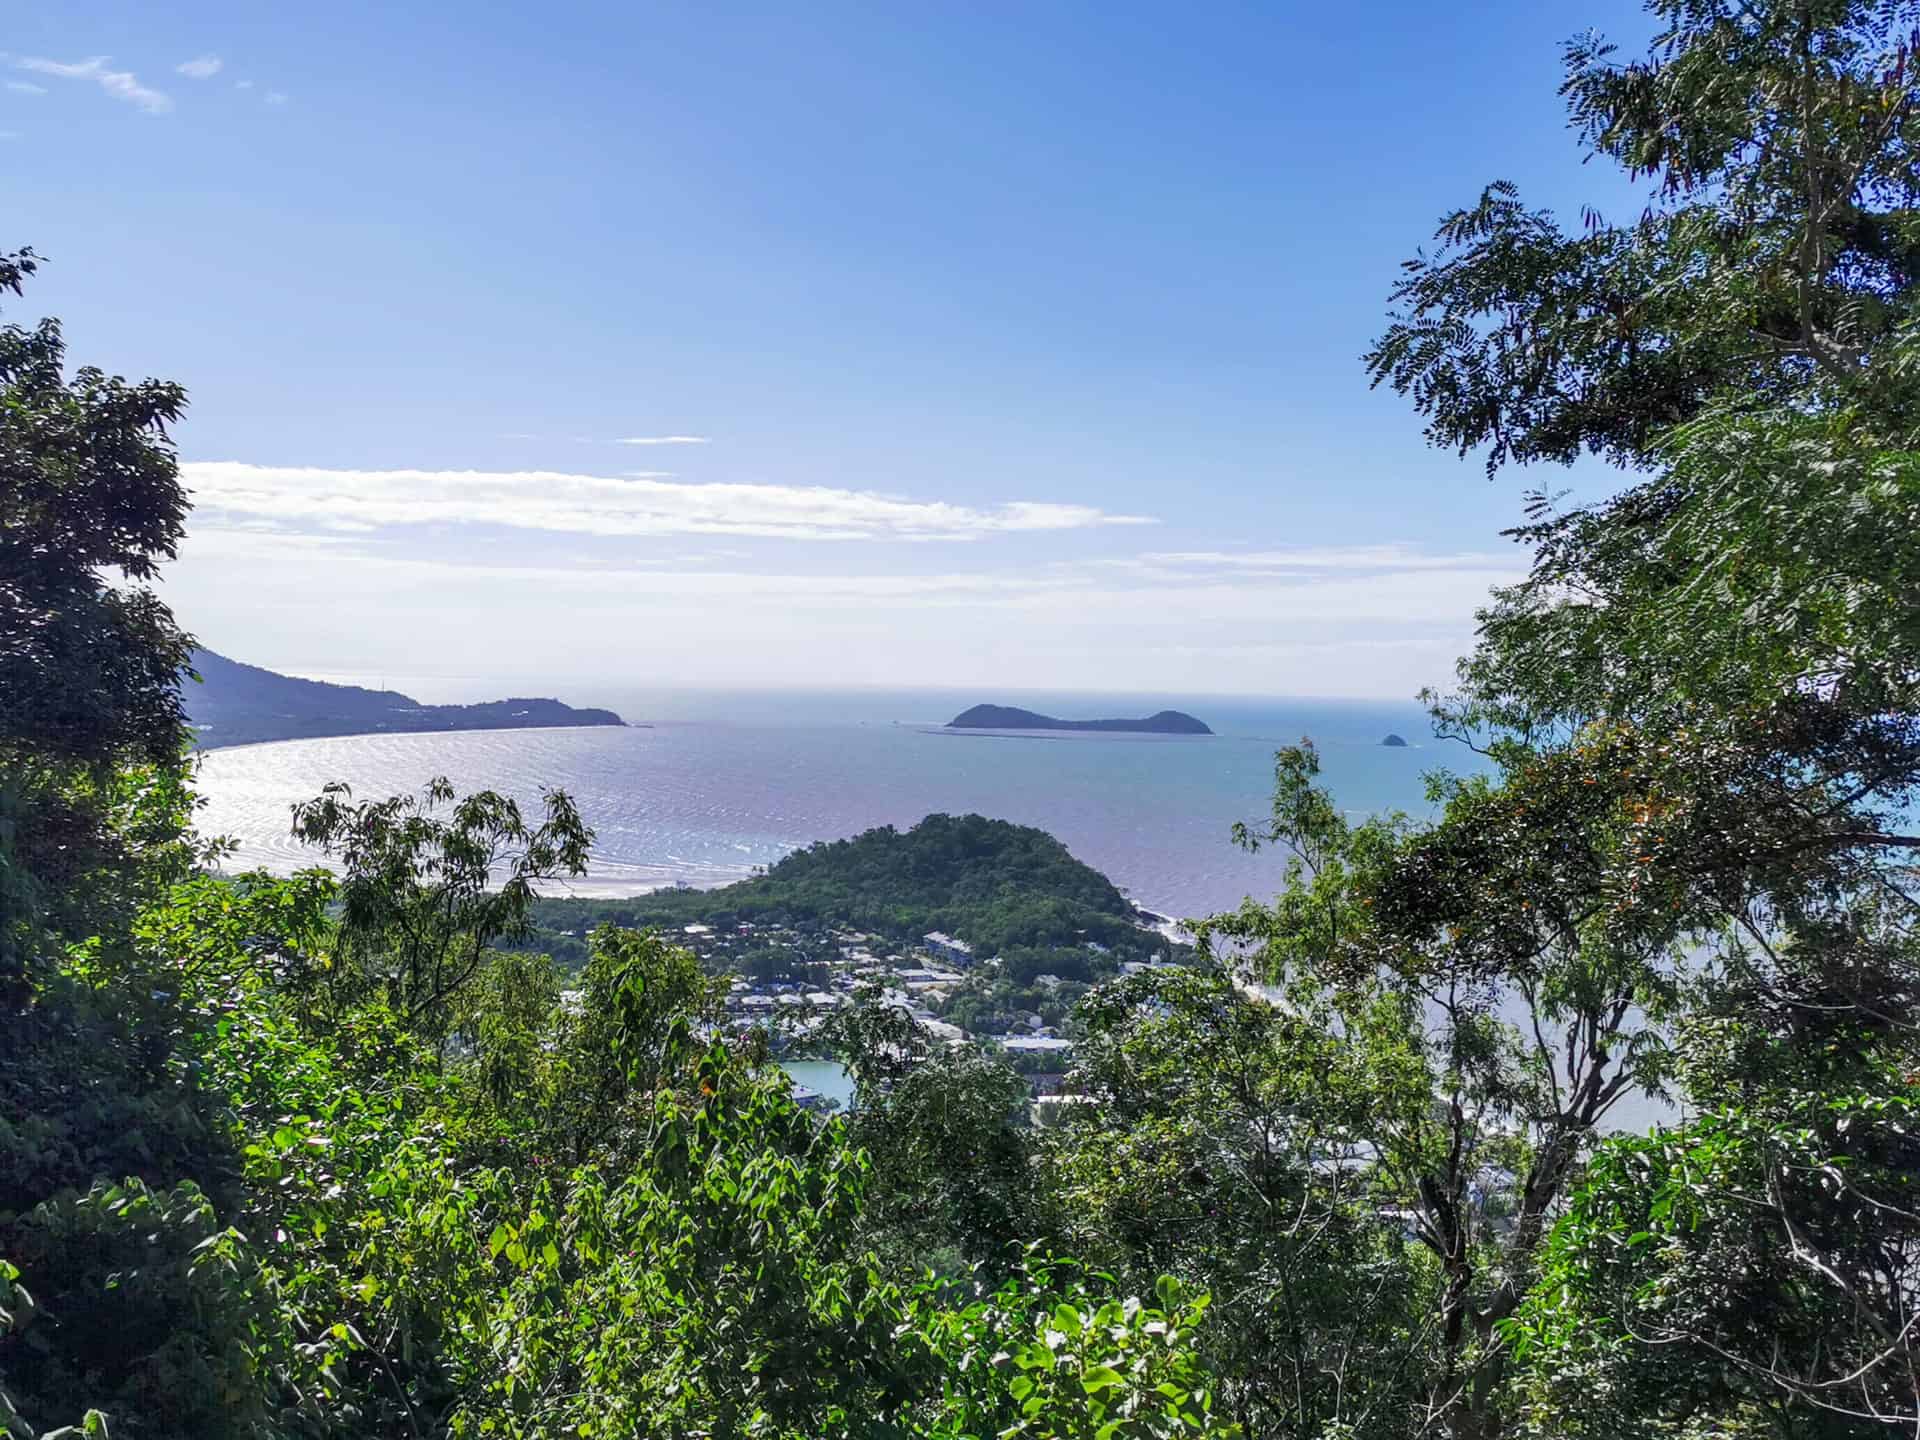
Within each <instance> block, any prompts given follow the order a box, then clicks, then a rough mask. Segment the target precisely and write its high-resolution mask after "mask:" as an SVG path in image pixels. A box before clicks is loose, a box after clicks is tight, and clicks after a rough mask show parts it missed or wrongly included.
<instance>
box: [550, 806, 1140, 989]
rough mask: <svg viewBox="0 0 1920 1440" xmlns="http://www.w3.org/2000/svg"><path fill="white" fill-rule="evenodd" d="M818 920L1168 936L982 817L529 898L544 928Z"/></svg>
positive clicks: (1104, 883)
mask: <svg viewBox="0 0 1920 1440" xmlns="http://www.w3.org/2000/svg"><path fill="white" fill-rule="evenodd" d="M771 918H778V919H788V920H819V921H827V922H831V923H835V924H845V925H853V926H857V927H859V928H861V929H863V930H871V931H875V932H877V933H878V934H881V935H884V936H886V937H887V938H889V939H892V940H898V941H915V940H918V939H920V938H921V936H923V935H924V934H925V933H926V932H927V931H929V930H938V931H945V932H947V933H950V934H952V935H956V936H959V937H961V938H963V939H965V940H966V941H968V942H969V943H970V944H972V945H973V946H975V947H976V948H978V949H979V950H980V952H981V953H982V954H983V955H990V954H993V953H995V952H998V951H1000V950H1005V949H1008V948H1011V947H1015V946H1022V947H1031V948H1045V947H1050V946H1061V947H1066V946H1084V944H1085V943H1086V942H1087V941H1088V940H1092V941H1094V942H1096V943H1098V944H1102V945H1105V946H1107V947H1108V948H1109V949H1113V950H1117V951H1118V952H1120V953H1121V954H1122V955H1123V957H1124V958H1126V959H1144V958H1146V957H1147V956H1148V955H1150V954H1152V953H1154V952H1155V951H1158V950H1164V949H1165V948H1166V942H1165V941H1164V940H1162V939H1160V938H1159V937H1158V936H1156V935H1154V934H1152V933H1151V932H1150V931H1146V930H1144V929H1143V928H1142V926H1141V916H1140V913H1139V911H1138V910H1136V909H1135V907H1134V906H1133V904H1132V903H1131V902H1129V901H1128V900H1127V898H1126V897H1125V896H1124V895H1122V894H1121V893H1120V891H1119V890H1118V889H1116V888H1115V887H1114V884H1113V882H1112V881H1111V880H1109V879H1107V877H1106V876H1104V875H1102V874H1101V873H1100V872H1099V871H1098V870H1095V869H1093V868H1092V867H1091V866H1089V865H1085V864H1082V863H1081V862H1080V861H1078V860H1076V859H1074V858H1073V856H1072V855H1071V854H1069V853H1068V851H1067V847H1066V846H1064V845H1062V844H1061V843H1060V842H1059V841H1058V840H1056V839H1054V838H1053V836H1051V835H1049V834H1047V833H1046V832H1045V831H1044V830H1036V829H1034V828H1032V827H1031V826H1027V825H1015V824H1012V823H1010V822H1008V821H1005V820H989V819H987V818H986V817H985V816H981V815H929V816H927V817H926V819H924V820H922V821H921V822H920V823H919V824H917V825H915V826H913V827H912V828H910V829H908V830H896V829H894V828H893V827H892V826H882V827H881V828H879V829H875V830H868V831H865V832H864V833H862V834H859V835H856V836H853V837H852V838H850V839H846V840H832V841H826V842H823V843H821V844H818V845H810V846H807V847H806V848H804V849H801V850H796V851H795V852H794V853H793V854H791V855H788V856H785V857H784V858H782V859H781V860H780V861H779V862H777V863H776V864H774V865H773V866H771V867H770V868H769V869H768V870H767V872H766V873H765V874H762V875H756V876H754V877H752V878H751V879H748V880H741V881H738V882H736V883H734V884H732V885H725V886H721V887H720V888H718V889H714V890H691V889H669V890H656V891H654V892H653V893H652V894H649V895H640V896H636V897H634V898H633V899H630V900H596V899H567V898H560V897H550V898H544V899H541V900H537V901H536V902H535V903H534V907H533V919H534V923H535V924H536V925H537V926H539V927H540V928H542V929H545V930H551V931H562V932H574V933H579V932H584V931H586V930H589V929H592V928H593V927H595V926H596V925H599V924H603V923H609V922H611V923H613V924H617V925H621V926H625V927H628V928H642V929H644V928H646V927H648V926H657V927H661V928H663V929H678V928H680V927H682V926H684V925H686V924H688V923H690V922H698V923H706V924H719V925H727V924H733V923H735V922H738V921H741V920H746V921H754V920H764V919H771Z"/></svg>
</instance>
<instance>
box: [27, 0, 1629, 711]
mask: <svg viewBox="0 0 1920 1440" xmlns="http://www.w3.org/2000/svg"><path fill="white" fill-rule="evenodd" d="M1589 25H1591V26H1595V27H1598V28H1600V29H1602V30H1605V31H1607V32H1609V33H1610V34H1613V35H1616V36H1618V37H1619V38H1620V39H1622V40H1623V41H1626V42H1627V43H1629V44H1632V43H1634V42H1637V41H1638V40H1640V39H1642V38H1643V37H1644V35H1645V34H1646V31H1647V25H1646V21H1645V19H1644V17H1642V16H1641V15H1640V14H1639V12H1638V11H1637V9H1636V8H1635V7H1631V6H1628V5H1625V4H1616V3H1607V0H1586V3H1583V4H1581V5H1580V6H1579V7H1577V8H1576V7H1565V6H1560V5H1552V6H1542V5H1539V4H1537V3H1492V4H1477V5H1474V6H1470V7H1462V6H1434V5H1429V4H1416V3H1400V0H1384V3H1376V4H1374V5H1372V6H1368V7H1347V8H1342V7H1329V6H1319V5H1316V6H1306V5H1292V4H1280V3H1270V4H1265V5H1244V6H1242V5H1228V4H1200V5H1187V6H1173V5H1152V6H1148V5H1130V4H1099V5H1094V4H1086V5H1072V4H1064V3H1059V4H1055V3H1030V4H1020V5H1013V4H1005V5H987V4H982V5H973V4H968V5H938V6H936V5H930V4H908V5H896V6H884V7H883V6H851V5H838V4H819V3H816V4H810V5H806V6H801V5H793V4H788V5H782V6H769V7H751V6H740V5H736V6H727V7H707V6H694V5H672V6H663V5H646V4H620V5H608V4H571V5H570V4H556V5H547V6H539V7H533V6H506V5H469V6H462V7H455V6H451V5H449V6H444V7H434V8H429V7H424V6H418V5H408V4H386V5H352V4H341V5H332V6H327V7H294V6H263V5H259V4H257V3H252V0H250V3H246V4H216V3H203V4H196V5H192V6H184V7H176V6H152V5H143V4H127V5H100V4H89V3H81V4H77V5H71V6H61V7H38V8H37V9H34V10H31V11H28V12H26V13H23V14H19V15H16V16H14V17H12V18H11V21H10V24H9V26H8V30H7V34H6V37H5V44H6V47H7V48H6V53H5V57H4V59H0V71H3V72H4V75H3V76H0V78H4V80H5V81H6V82H7V83H6V88H5V89H4V90H0V133H4V135H5V137H6V138H5V139H4V140H0V147H4V148H0V156H4V159H5V162H6V163H5V166H4V171H3V172H0V173H4V174H5V176H6V180H5V187H6V188H5V192H4V193H5V198H6V209H7V214H8V215H9V217H10V219H11V220H12V222H13V224H12V226H11V233H10V234H9V235H8V236H7V237H5V239H6V241H7V243H28V244H32V245H33V246H35V247H36V248H37V249H38V250H40V251H41V252H42V253H43V254H44V255H46V256H47V257H49V262H50V263H49V264H48V265H47V267H46V268H45V270H44V271H43V275H42V278H41V280H40V281H39V282H37V283H36V284H35V285H34V287H33V288H32V290H31V291H30V292H29V295H28V298H27V301H26V303H25V305H24V306H19V307H15V308H14V310H13V311H12V313H13V314H14V315H15V316H17V317H20V316H24V317H32V316H37V315H39V314H41V313H53V314H58V315H60V316H61V317H63V319H64V321H65V322H66V325H67V330H68V337H69V341H70V344H71V347H72V354H73V358H74V359H75V360H76V361H77V362H86V363H97V364H100V365H103V366H105V367H107V368H110V369H114V370H118V371H122V372H125V373H129V374H135V373H137V374H143V375H144V374H158V375H164V376H168V377H171V378H175V379H178V380H180V381H182V382H183V383H185V384H186V385H187V386H188V387H189V388H190V390H191V393H192V396H193V407H192V411H191V415H190V417H189V419H188V421H187V422H186V423H185V424H184V425H183V426H182V427H181V429H180V431H179V436H178V438H179V443H180V449H181V454H182V457H183V459H184V460H185V461H186V462H188V465H187V475H188V480H189V483H190V484H191V485H192V487H193V488H194V490H195V492H196V497H197V502H198V510H197V512H196V515H195V519H194V525H193V536H192V538H191V539H190V541H189V543H188V546H187V548H186V550H185V551H184V552H183V555H182V558H181V560H180V562H179V563H178V564H177V565H176V566H175V567H174V569H173V572H172V574H171V577H170V579H169V581H168V587H167V593H168V596H169V598H170V599H171V601H172V602H173V604H174V605H175V607H176V610H177V611H178V612H179V614H180V615H181V618H182V620H183V622H184V623H185V624H186V625H187V626H188V627H189V628H190V629H192V630H194V631H195V632H196V633H198V634H199V635H200V636H201V638H202V639H203V640H204V641H206V642H207V643H209V644H211V645H213V646H214V647H215V648H219V649H222V650H225V651H227V652H228V653H231V654H234V655H236V656H238V657H240V658H243V659H248V660H252V661H256V662H258V663H263V664H268V665H272V666H275V667H277V668H282V669H287V670H292V671H295V672H299V673H319V674H386V675H405V676H408V677H412V678H413V680H414V681H415V683H416V684H417V687H418V688H420V689H422V690H424V691H429V692H431V694H432V696H433V698H440V697H443V696H444V697H453V696H463V695H479V694H482V693H485V692H490V691H497V690H498V689H500V688H501V687H503V686H520V685H526V684H534V683H540V684H543V685H544V686H545V687H546V688H548V689H562V690H566V689H568V688H569V687H571V688H572V691H573V692H576V693H577V692H579V691H580V689H581V687H583V686H584V687H586V688H587V689H588V690H589V691H590V690H591V688H592V686H593V685H594V684H595V683H597V682H599V681H601V680H604V679H606V678H607V677H610V676H617V677H618V681H619V684H620V686H621V688H623V689H631V688H632V687H633V686H635V685H637V684H659V685H666V684H678V685H688V686H709V685H739V686H780V685H800V684H809V685H825V686H833V685H877V684H884V685H902V684H951V685H957V686H962V687H967V686H996V685H997V686H1002V687H1010V688H1011V687H1037V688H1045V689H1053V690H1061V689H1091V690H1104V691H1115V690H1127V689H1134V688H1151V689H1155V690H1161V691H1165V690H1175V691H1177V690H1180V689H1191V690H1194V691H1196V692H1205V693H1226V692H1252V693H1271V694H1302V695H1304V694H1321V695H1391V696H1405V695H1408V694H1410V693H1412V692H1413V691H1414V690H1417V689H1418V688H1419V687H1420V686H1421V685H1422V684H1424V683H1429V682H1434V681H1443V680H1444V679H1445V678H1446V676H1447V674H1448V673H1449V669H1450V660H1451V657H1452V656H1453V655H1454V654H1456V653H1458V652H1459V651H1460V650H1461V649H1462V648H1464V647H1465V646H1466V645H1467V644H1468V643H1469V640H1470V635H1471V618H1470V617H1471V612H1472V609H1473V606H1474V604H1475V603H1476V600H1477V597H1478V596H1480V595H1482V594H1484V592H1485V589H1486V587H1487V585H1488V584H1490V583H1493V581H1494V580H1496V579H1497V578H1499V577H1500V576H1501V575H1503V574H1506V573H1510V572H1511V571H1512V570H1513V569H1514V567H1515V565H1516V563H1517V561H1516V557H1515V555H1514V554H1513V552H1511V550H1510V549H1508V548H1507V547H1506V546H1505V544H1504V542H1502V541H1500V540H1499V539H1498V537H1497V532H1498V530H1499V529H1500V528H1501V527H1502V526H1503V525H1507V524H1511V523H1512V522H1513V521H1514V520H1515V518H1516V517H1517V515H1518V510H1519V493H1520V490H1521V488H1522V484H1523V482H1522V481H1521V480H1520V479H1519V478H1518V477H1507V478H1503V479H1501V480H1499V481H1496V482H1494V483H1492V484H1489V483H1488V482H1487V481H1486V480H1485V479H1484V478H1483V476H1482V473H1481V470H1480V467H1479V465H1478V464H1477V462H1475V461H1473V460H1468V461H1465V462H1462V461H1460V460H1457V459H1456V458H1455V457H1453V456H1451V455H1446V454H1438V453H1435V452H1432V451H1429V450H1427V449H1426V448H1425V446H1424V445H1423V442H1422V439H1421V434H1420V424H1419V420H1418V417H1417V416H1415V415H1414V414H1413V413H1412V412H1411V410H1410V409H1409V407H1408V406H1407V405H1406V404H1405V403H1404V402H1402V401H1400V400H1399V399H1398V398H1397V397H1395V396H1392V395H1391V394H1383V393H1371V392H1369V391H1368V389H1367V387H1366V382H1365V377H1364V374H1363V372H1362V370H1361V367H1360V364H1359V359H1358V357H1359V355H1360V354H1361V352H1362V351H1363V350H1364V348H1365V347H1366V345H1367V343H1368V341H1369V340H1370V339H1371V338H1372V337H1373V336H1374V335H1375V334H1376V333H1377V332H1378V330H1379V328H1380V325H1381V323H1382V315H1383V312H1384V309H1385V297H1386V293H1387V290H1388V288H1389V287H1390V285H1391V284H1392V282H1393V279H1394V276H1395V267H1396V265H1397V263H1398V262H1399V261H1400V260H1401V259H1403V258H1404V257H1405V256H1406V255H1407V254H1409V253H1410V252H1411V251H1412V249H1413V248H1414V247H1415V246H1417V245H1419V244H1421V243H1422V242H1423V241H1424V240H1425V239H1426V238H1427V236H1428V235H1429V234H1430V233H1431V231H1432V228H1433V225H1434V222H1435V221H1436V219H1437V218H1438V216H1439V215H1440V214H1441V213H1442V212H1443V211H1445V210H1446V209H1448V208H1450V207H1452V206H1454V205H1457V204H1461V203H1465V202H1468V201H1470V200H1471V199H1472V198H1473V197H1474V196H1475V195H1476V194H1477V192H1478V189H1479V187H1480V186H1481V185H1482V184H1484V183H1485V182H1486V181H1488V180H1491V179H1494V178H1507V179H1512V180H1514V181H1516V182H1518V183H1519V184H1520V185H1521V187H1522V189H1523V192H1524V193H1525V194H1526V196H1527V197H1528V198H1529V199H1530V200H1531V201H1533V202H1535V203H1540V204H1547V205H1552V206H1555V207H1559V208H1572V207H1576V206H1578V205H1579V204H1581V203H1583V202H1594V203H1597V204H1599V205H1601V206H1602V207H1603V208H1605V207H1608V206H1612V207H1614V208H1624V207H1625V206H1627V205H1629V204H1631V203H1632V201H1631V197H1630V196H1628V195H1627V193H1626V192H1625V190H1624V188H1623V187H1622V185H1621V184H1620V182H1619V181H1618V180H1617V179H1615V178H1614V177H1613V176H1612V175H1611V173H1609V172H1608V171H1606V170H1604V169H1602V168H1600V167H1584V166H1583V165H1582V164H1581V156H1580V154H1579V151H1578V149H1577V148H1576V146H1575V144H1574V142H1573V138H1572V137H1571V136H1570V135H1569V133H1568V132H1567V130H1566V128H1565V123H1564V116H1563V113H1562V111H1561V108H1560V102H1559V100H1558V98H1557V96H1556V94H1555V89H1556V86H1557V83H1558V79H1559V69H1558V55H1559V42H1560V41H1561V40H1563V39H1564V38H1566V36H1567V35H1569V34H1570V33H1572V32H1573V31H1574V30H1576V29H1579V28H1583V27H1585V26H1589ZM216 61H217V64H216V63H215V62H216ZM195 62H199V63H195ZM183 67H184V68H183ZM635 440H645V441H656V442H666V443H650V444H632V443H622V442H626V441H635ZM1572 478H1574V479H1575V480H1577V481H1579V482H1580V483H1581V484H1583V485H1584V486H1586V487H1587V488H1589V489H1591V488H1593V487H1596V486H1600V485H1604V484H1606V483H1608V481H1609V478H1610V477H1608V476H1607V475H1606V474H1605V473H1604V472H1600V471H1597V470H1593V471H1587V472H1583V473H1582V474H1580V475H1578V476H1575V477H1572ZM1149 677H1151V679H1149Z"/></svg>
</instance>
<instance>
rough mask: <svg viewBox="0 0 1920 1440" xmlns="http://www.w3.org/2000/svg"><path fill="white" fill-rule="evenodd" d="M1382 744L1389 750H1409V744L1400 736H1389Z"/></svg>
mask: <svg viewBox="0 0 1920 1440" xmlns="http://www.w3.org/2000/svg"><path fill="white" fill-rule="evenodd" d="M1380 743H1381V744H1382V745H1384V746H1386V747H1387V748H1388V749H1389V750H1405V749H1406V748H1407V742H1406V741H1405V740H1403V739H1402V738H1401V737H1400V736H1398V735H1389V736H1387V738H1386V739H1384V740H1382V741H1381V742H1380Z"/></svg>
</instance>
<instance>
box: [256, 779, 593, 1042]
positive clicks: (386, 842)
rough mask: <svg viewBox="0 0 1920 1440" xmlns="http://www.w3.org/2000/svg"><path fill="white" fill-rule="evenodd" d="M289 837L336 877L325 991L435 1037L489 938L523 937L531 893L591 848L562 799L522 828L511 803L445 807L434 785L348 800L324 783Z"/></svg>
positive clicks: (576, 868) (484, 800) (486, 798)
mask: <svg viewBox="0 0 1920 1440" xmlns="http://www.w3.org/2000/svg"><path fill="white" fill-rule="evenodd" d="M442 805H450V806H451V809H450V811H449V812H448V814H447V817H446V818H445V819H441V818H439V817H438V816H437V815H435V813H434V811H435V810H436V808H437V807H439V806H442ZM293 833H294V837H295V838H296V839H298V840H301V841H304V842H306V843H307V844H310V845H317V846H318V847H320V849H321V851H322V852H323V853H325V854H326V855H328V856H331V857H335V858H337V859H338V861H339V863H340V865H341V867H342V869H343V872H344V873H343V875H342V877H341V881H340V905H341V923H340V932H339V936H338V939H337V941H336V946H335V959H334V963H333V965H332V966H331V967H330V968H329V970H328V972H327V973H326V975H325V976H324V977H323V980H324V988H325V990H326V991H327V993H329V994H331V995H333V996H335V997H336V998H340V997H344V996H345V995H347V994H349V993H350V992H358V993H356V994H353V998H354V999H356V1000H357V999H359V998H360V996H361V995H364V994H365V993H369V992H371V993H374V994H377V995H379V996H381V997H382V998H383V999H384V1000H385V1001H386V1003H387V1004H388V1005H390V1006H391V1007H392V1008H393V1010H394V1011H395V1013H396V1014H398V1015H399V1016H401V1017H402V1018H403V1020H404V1021H405V1022H406V1023H407V1024H409V1025H411V1026H417V1027H419V1028H420V1029H421V1030H422V1031H423V1033H428V1034H432V1035H435V1036H436V1037H439V1036H444V1035H445V1033H446V1031H447V1027H448V1026H449V1025H450V1024H451V1018H452V1017H451V1012H450V1010H449V1008H448V1006H449V1002H450V1001H451V1000H452V998H453V997H454V995H455V994H456V992H458V991H459V990H460V988H461V987H462V986H464V985H466V984H467V983H468V982H469V981H471V980H472V979H473V978H474V976H475V975H477V974H478V973H479V972H480V969H481V966H482V965H483V964H484V963H485V961H486V958H487V954H488V951H489V948H490V947H491V946H492V944H493V942H494V941H495V940H498V939H503V938H507V939H513V938H520V937H523V936H525V935H526V934H527V932H528V930H529V929H530V924H529V920H528V916H529V912H530V911H531V909H532V905H533V899H534V887H535V886H536V885H538V884H539V883H540V882H541V881H544V880H551V879H554V878H555V877H557V876H561V875H582V874H584V873H586V857H587V849H588V846H590V845H591V844H592V843H593V832H592V831H591V830H589V829H588V828H587V827H586V826H585V825H584V824H583V823H582V822H581V820H580V812H579V811H578V809H576V808H575V806H574V804H573V802H572V801H571V800H570V799H569V798H568V797H567V796H566V795H564V794H561V793H559V792H549V793H548V794H547V796H546V818H545V819H544V820H543V821H542V822H541V823H540V824H538V825H531V826H530V825H529V824H528V823H527V822H526V820H525V819H524V818H523V817H522V815H521V813H520V807H519V805H518V803H517V802H515V801H514V800H512V799H510V798H508V797H506V796H503V795H497V794H495V793H493V792H492V791H480V792H478V793H476V794H473V795H469V796H467V797H466V798H465V799H462V800H458V801H456V800H455V797H454V791H453V787H452V786H451V785H449V784H448V783H447V782H446V780H444V779H436V780H432V781H430V782H428V784H427V787H426V790H425V792H424V793H423V794H421V795H420V796H418V797H415V796H411V795H401V796H394V797H392V798H390V799H386V800H369V801H363V802H361V803H359V804H355V803H353V798H352V792H351V791H350V790H349V789H348V787H346V786H345V785H341V784H334V785H329V786H328V787H327V788H326V789H325V791H324V792H322V794H320V795H319V796H318V797H317V798H315V799H313V800H310V801H308V802H306V803H305V804H302V805H299V806H296V807H295V809H294V819H293Z"/></svg>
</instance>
